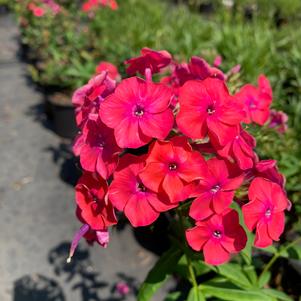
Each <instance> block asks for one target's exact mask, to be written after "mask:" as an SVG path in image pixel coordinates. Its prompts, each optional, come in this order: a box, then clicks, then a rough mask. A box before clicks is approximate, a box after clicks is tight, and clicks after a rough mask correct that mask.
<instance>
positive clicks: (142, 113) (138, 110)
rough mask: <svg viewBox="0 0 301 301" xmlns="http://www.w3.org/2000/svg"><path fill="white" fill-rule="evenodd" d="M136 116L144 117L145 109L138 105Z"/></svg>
mask: <svg viewBox="0 0 301 301" xmlns="http://www.w3.org/2000/svg"><path fill="white" fill-rule="evenodd" d="M134 114H135V116H136V117H141V116H143V115H144V109H143V108H142V107H141V106H139V105H137V106H136V108H135V111H134Z"/></svg>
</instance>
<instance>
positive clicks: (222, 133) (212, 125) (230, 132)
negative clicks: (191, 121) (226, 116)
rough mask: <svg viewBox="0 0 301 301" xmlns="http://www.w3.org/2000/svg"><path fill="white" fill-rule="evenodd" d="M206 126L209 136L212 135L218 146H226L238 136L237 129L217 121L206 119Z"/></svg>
mask: <svg viewBox="0 0 301 301" xmlns="http://www.w3.org/2000/svg"><path fill="white" fill-rule="evenodd" d="M207 125H208V129H209V136H210V135H213V136H214V137H215V138H216V139H217V140H218V141H219V144H220V145H222V146H223V145H226V144H227V143H228V142H229V141H231V140H232V139H233V138H234V137H235V136H237V135H238V127H237V126H230V125H227V124H225V123H223V122H220V121H218V120H217V119H209V118H208V119H207Z"/></svg>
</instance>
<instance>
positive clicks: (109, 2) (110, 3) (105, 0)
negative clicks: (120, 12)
mask: <svg viewBox="0 0 301 301" xmlns="http://www.w3.org/2000/svg"><path fill="white" fill-rule="evenodd" d="M99 1H100V4H101V5H103V6H107V7H110V8H111V9H112V10H116V9H118V3H117V1H116V0H99Z"/></svg>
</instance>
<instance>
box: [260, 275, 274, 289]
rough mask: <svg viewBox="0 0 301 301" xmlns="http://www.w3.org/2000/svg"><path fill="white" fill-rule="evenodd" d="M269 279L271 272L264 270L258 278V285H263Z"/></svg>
mask: <svg viewBox="0 0 301 301" xmlns="http://www.w3.org/2000/svg"><path fill="white" fill-rule="evenodd" d="M270 279H271V272H269V271H266V272H264V273H263V274H262V275H261V276H260V277H259V278H258V286H259V287H260V288H261V287H264V286H265V285H266V284H267V283H268V282H269V281H270Z"/></svg>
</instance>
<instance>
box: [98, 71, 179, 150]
mask: <svg viewBox="0 0 301 301" xmlns="http://www.w3.org/2000/svg"><path fill="white" fill-rule="evenodd" d="M171 98H172V92H171V90H170V89H169V88H168V87H166V86H165V85H162V84H155V83H153V82H145V81H144V80H142V79H139V78H137V77H131V78H128V79H125V80H123V81H121V83H120V84H119V85H118V87H117V88H116V90H115V92H114V93H113V94H111V95H110V96H108V97H107V98H106V99H105V101H103V102H102V103H101V105H100V111H99V114H100V118H101V119H102V121H103V122H104V123H105V124H106V125H107V126H108V127H110V128H114V134H115V138H116V141H117V144H118V145H119V146H120V147H121V148H127V147H128V148H138V147H140V146H143V145H145V144H147V143H149V142H150V141H151V139H152V138H158V139H164V138H165V137H166V136H167V135H168V134H169V132H170V130H171V129H172V127H173V123H174V116H173V113H172V110H171V109H170V108H169V104H170V100H171Z"/></svg>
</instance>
